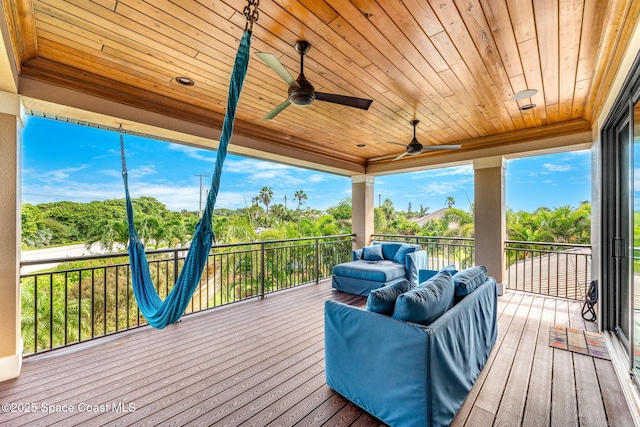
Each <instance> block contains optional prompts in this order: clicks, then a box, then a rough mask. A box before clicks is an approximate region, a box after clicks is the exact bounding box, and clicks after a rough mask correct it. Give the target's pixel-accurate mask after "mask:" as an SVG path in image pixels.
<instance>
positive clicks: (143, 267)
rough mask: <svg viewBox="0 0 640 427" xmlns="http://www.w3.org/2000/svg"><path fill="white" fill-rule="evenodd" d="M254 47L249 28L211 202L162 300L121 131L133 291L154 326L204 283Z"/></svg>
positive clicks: (173, 315) (177, 313) (178, 313)
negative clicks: (136, 217)
mask: <svg viewBox="0 0 640 427" xmlns="http://www.w3.org/2000/svg"><path fill="white" fill-rule="evenodd" d="M250 46H251V32H250V31H247V30H245V32H244V34H243V36H242V40H241V41H240V47H239V48H238V53H237V55H236V60H235V64H234V66H233V73H232V75H231V82H230V83H229V98H228V100H227V112H226V115H225V118H224V123H223V125H222V135H221V136H220V144H219V146H218V152H217V157H216V166H215V170H214V173H213V178H212V179H211V188H210V190H209V195H208V197H207V204H206V206H205V208H204V212H203V214H202V218H201V219H200V222H198V225H196V229H195V232H194V233H193V239H192V240H191V246H190V248H189V253H188V254H187V257H186V258H185V261H184V265H183V267H182V270H181V271H180V276H178V280H177V281H176V283H175V285H174V287H173V289H172V290H171V292H170V293H169V295H167V298H166V299H165V300H164V301H162V299H161V298H160V296H159V295H158V292H157V291H156V289H155V287H154V285H153V281H152V280H151V274H150V273H149V263H148V262H147V256H146V254H145V250H144V245H143V244H142V242H141V241H140V237H139V236H138V232H137V231H136V228H135V226H134V222H133V207H132V205H131V198H130V196H129V185H128V178H127V165H126V161H125V154H124V140H123V137H122V133H121V134H120V152H121V155H122V180H123V181H124V191H125V196H126V204H127V220H128V222H129V248H128V251H129V258H130V263H131V279H132V285H133V292H134V294H135V296H136V300H137V301H138V307H139V308H140V312H141V313H142V314H143V316H144V317H145V319H147V322H148V323H149V324H150V325H151V326H153V327H154V328H158V329H162V328H164V327H165V326H167V325H170V324H172V323H175V322H177V321H178V320H179V319H180V317H182V314H183V313H184V311H185V309H186V308H187V306H188V305H189V301H190V300H191V297H192V295H193V292H194V291H195V289H196V287H197V286H198V284H199V283H200V278H201V277H202V271H203V270H204V266H205V265H206V262H207V258H208V256H209V251H210V249H211V245H212V243H213V237H214V236H213V229H212V225H211V217H212V215H213V208H214V206H215V203H216V198H217V196H218V190H219V188H220V176H221V174H222V164H223V163H224V159H225V157H226V156H227V146H228V145H229V140H230V139H231V134H232V133H233V121H234V119H235V115H236V106H237V104H238V98H239V97H240V91H241V90H242V84H243V82H244V78H245V76H246V74H247V67H248V65H249V47H250Z"/></svg>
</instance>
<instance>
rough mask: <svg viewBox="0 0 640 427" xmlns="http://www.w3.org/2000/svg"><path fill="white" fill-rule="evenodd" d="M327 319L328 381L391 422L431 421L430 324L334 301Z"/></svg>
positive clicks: (327, 309) (328, 303)
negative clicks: (419, 323) (422, 324)
mask: <svg viewBox="0 0 640 427" xmlns="http://www.w3.org/2000/svg"><path fill="white" fill-rule="evenodd" d="M324 322H325V325H324V329H325V332H324V335H325V339H324V342H325V344H324V345H325V372H326V380H327V385H329V387H331V388H332V389H334V390H335V391H337V392H338V393H340V394H341V395H342V396H344V397H345V398H347V399H348V400H350V401H352V402H353V403H355V404H356V405H358V406H359V407H361V408H362V409H364V410H365V411H367V412H369V413H370V414H373V415H374V416H376V417H377V418H379V419H380V420H382V421H384V422H385V423H387V424H389V425H392V426H411V427H413V426H421V427H424V426H425V425H427V423H425V417H426V416H427V404H428V403H427V401H426V399H425V396H426V393H427V387H428V380H427V372H426V366H425V365H426V363H427V333H426V330H425V328H424V327H422V326H420V325H416V324H413V323H409V322H404V321H401V320H398V319H394V318H392V317H389V316H385V315H382V314H378V313H374V312H371V311H366V310H362V309H360V308H357V307H353V306H349V305H346V304H342V303H339V302H335V301H326V302H325V306H324Z"/></svg>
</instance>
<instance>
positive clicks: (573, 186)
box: [22, 116, 591, 212]
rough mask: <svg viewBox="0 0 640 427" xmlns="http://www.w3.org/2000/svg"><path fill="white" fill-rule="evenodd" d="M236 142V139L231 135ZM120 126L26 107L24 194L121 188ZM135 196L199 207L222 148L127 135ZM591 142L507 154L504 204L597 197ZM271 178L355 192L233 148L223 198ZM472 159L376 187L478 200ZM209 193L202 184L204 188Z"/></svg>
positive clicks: (392, 194)
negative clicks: (564, 149) (585, 147)
mask: <svg viewBox="0 0 640 427" xmlns="http://www.w3.org/2000/svg"><path fill="white" fill-rule="evenodd" d="M231 142H232V143H233V140H232V141H231ZM119 143H120V142H119V136H118V134H117V133H113V132H108V131H103V130H99V129H94V128H90V127H86V126H79V125H72V124H68V123H62V122H56V121H53V120H48V119H42V118H38V117H33V116H28V117H27V124H26V126H25V129H24V134H23V171H22V192H23V194H22V199H23V201H24V202H26V203H31V204H37V203H46V202H53V201H59V200H70V201H76V202H89V201H91V200H104V199H113V198H122V197H124V190H123V185H122V178H121V173H120V151H119ZM125 144H126V148H127V167H128V169H129V189H130V191H131V195H132V197H140V196H151V197H155V198H157V199H158V200H160V201H161V202H163V203H164V204H165V205H167V207H168V208H169V209H171V210H182V209H188V210H192V211H196V210H198V203H199V196H198V194H199V188H200V185H199V183H200V181H199V180H200V178H199V177H198V176H196V175H198V174H209V177H204V178H203V186H204V187H205V188H208V187H209V184H210V179H211V175H212V172H213V165H214V162H215V152H212V151H206V150H200V149H196V148H192V147H187V146H182V145H178V144H170V143H167V142H162V141H154V140H150V139H145V138H140V137H135V136H129V135H125ZM590 168H591V166H590V155H589V152H588V151H581V152H573V153H562V154H555V155H547V156H537V157H531V158H527V159H518V160H510V161H508V163H507V176H506V182H507V185H506V188H507V191H506V197H507V206H508V207H510V208H512V209H515V210H529V211H532V210H534V209H536V208H537V207H539V206H548V207H558V206H562V205H571V206H577V205H578V204H579V203H580V201H582V200H590V184H589V180H590V176H591V169H590ZM264 186H269V187H271V188H272V190H273V192H274V198H273V201H272V204H275V203H284V201H285V200H284V199H285V196H286V197H287V206H288V207H296V206H297V203H296V202H295V201H294V200H293V195H294V193H295V192H296V191H298V190H303V191H304V192H305V193H306V194H307V197H308V200H307V201H306V202H305V204H304V205H303V206H304V207H311V208H314V209H321V210H324V209H326V208H328V207H330V206H335V205H336V204H337V203H338V202H339V201H340V200H342V199H344V198H345V197H350V196H351V180H350V179H349V178H347V177H342V176H337V175H332V174H328V173H322V172H317V171H310V170H307V169H302V168H296V167H293V166H287V165H281V164H277V163H272V162H266V161H261V160H257V159H251V158H245V157H241V156H235V155H229V156H227V159H226V161H225V164H224V169H223V175H222V184H221V187H220V193H219V195H218V201H217V203H216V207H220V208H229V209H236V208H240V207H244V206H245V204H250V203H251V199H252V198H253V197H254V196H256V195H257V194H258V192H259V191H260V189H261V188H262V187H264ZM473 191H474V190H473V169H472V167H471V166H470V165H469V166H459V167H453V168H446V169H437V170H429V171H422V172H412V173H408V174H397V175H387V176H380V177H376V184H375V197H376V205H377V204H378V199H381V200H382V201H384V200H385V199H386V198H390V199H391V200H392V202H393V204H394V206H395V207H396V209H398V210H406V209H407V208H408V205H409V203H411V207H412V209H413V210H418V209H419V208H420V205H423V206H424V207H429V211H430V212H433V211H435V210H438V209H440V208H442V207H444V206H445V201H446V199H447V197H448V196H452V197H453V198H454V199H455V202H456V203H455V207H458V208H460V209H464V210H469V205H470V203H472V202H473ZM203 198H204V193H203Z"/></svg>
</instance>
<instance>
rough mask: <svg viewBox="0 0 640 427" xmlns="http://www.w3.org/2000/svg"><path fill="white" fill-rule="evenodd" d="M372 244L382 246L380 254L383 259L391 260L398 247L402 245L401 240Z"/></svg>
mask: <svg viewBox="0 0 640 427" xmlns="http://www.w3.org/2000/svg"><path fill="white" fill-rule="evenodd" d="M373 244H374V245H380V246H382V256H383V257H384V259H388V260H390V261H393V258H394V257H395V256H396V253H397V252H398V249H400V246H402V242H375V241H374V242H373Z"/></svg>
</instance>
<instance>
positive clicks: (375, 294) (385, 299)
mask: <svg viewBox="0 0 640 427" xmlns="http://www.w3.org/2000/svg"><path fill="white" fill-rule="evenodd" d="M410 288H411V282H409V281H408V280H401V281H399V282H396V283H393V284H391V285H389V286H383V287H382V288H378V289H374V290H372V291H371V292H369V296H368V297H367V310H369V311H374V312H376V313H381V314H386V315H391V313H393V307H394V306H395V305H396V299H397V298H398V296H399V295H402V294H403V293H405V292H407V291H408V290H409V289H410Z"/></svg>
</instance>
